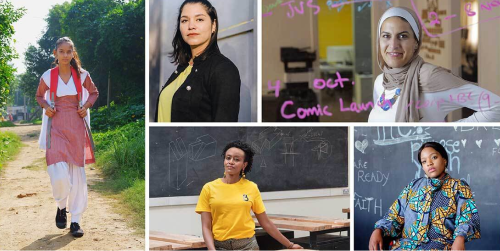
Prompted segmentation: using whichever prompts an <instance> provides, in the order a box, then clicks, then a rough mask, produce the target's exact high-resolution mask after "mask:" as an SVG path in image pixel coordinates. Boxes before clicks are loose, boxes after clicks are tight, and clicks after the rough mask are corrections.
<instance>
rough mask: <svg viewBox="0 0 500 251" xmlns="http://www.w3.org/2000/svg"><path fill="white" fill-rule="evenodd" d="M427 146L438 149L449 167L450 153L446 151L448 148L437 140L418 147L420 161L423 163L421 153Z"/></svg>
mask: <svg viewBox="0 0 500 251" xmlns="http://www.w3.org/2000/svg"><path fill="white" fill-rule="evenodd" d="M426 147H432V148H433V149H434V150H436V151H437V152H438V153H439V154H441V157H443V158H444V159H445V160H446V166H445V167H448V153H447V152H446V149H444V146H443V145H441V144H439V143H437V142H426V143H424V144H422V146H421V147H420V149H418V163H420V165H422V161H421V160H420V153H422V151H423V150H424V148H426Z"/></svg>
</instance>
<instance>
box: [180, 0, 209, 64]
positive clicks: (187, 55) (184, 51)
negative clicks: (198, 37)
mask: <svg viewBox="0 0 500 251" xmlns="http://www.w3.org/2000/svg"><path fill="white" fill-rule="evenodd" d="M195 3H199V4H201V5H203V6H204V7H205V10H206V11H207V14H208V16H210V20H211V21H212V25H213V23H214V22H215V32H214V33H212V36H211V37H210V42H209V44H208V46H207V48H206V49H205V51H204V52H203V53H202V54H201V55H200V58H201V59H203V60H205V59H206V57H207V53H205V52H209V51H212V50H215V51H217V52H219V45H217V33H219V19H218V18H217V10H215V7H213V6H212V4H211V3H210V2H209V1H208V0H186V1H184V3H182V5H181V7H180V8H179V16H178V17H177V29H176V31H175V35H174V40H173V41H172V46H173V47H174V51H173V52H171V53H170V58H172V63H174V64H181V65H182V64H187V63H188V62H189V60H191V58H192V55H191V47H190V46H189V44H187V43H186V42H185V41H184V39H183V38H182V34H181V30H180V22H181V15H182V9H183V8H184V6H185V5H186V4H195Z"/></svg>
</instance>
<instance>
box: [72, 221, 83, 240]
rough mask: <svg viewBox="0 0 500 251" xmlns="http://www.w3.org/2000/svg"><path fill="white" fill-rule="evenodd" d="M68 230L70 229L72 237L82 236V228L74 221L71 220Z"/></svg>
mask: <svg viewBox="0 0 500 251" xmlns="http://www.w3.org/2000/svg"><path fill="white" fill-rule="evenodd" d="M69 230H70V231H71V234H72V235H73V236H74V237H82V236H83V230H82V229H81V228H80V225H79V224H78V223H76V222H71V225H70V226H69Z"/></svg>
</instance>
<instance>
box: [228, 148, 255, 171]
mask: <svg viewBox="0 0 500 251" xmlns="http://www.w3.org/2000/svg"><path fill="white" fill-rule="evenodd" d="M233 147H234V148H238V149H240V150H242V151H243V152H244V153H245V162H247V163H248V164H247V167H246V168H245V171H244V172H245V174H247V173H249V172H250V171H251V170H252V164H253V156H254V155H255V151H254V150H253V149H252V147H251V146H250V145H249V144H247V143H245V142H242V141H239V140H238V141H233V142H231V143H229V144H227V145H226V147H224V150H222V154H221V156H222V158H225V157H226V152H227V150H229V148H233Z"/></svg>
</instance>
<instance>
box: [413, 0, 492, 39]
mask: <svg viewBox="0 0 500 251" xmlns="http://www.w3.org/2000/svg"><path fill="white" fill-rule="evenodd" d="M411 5H412V7H413V10H414V11H415V13H417V16H418V19H419V21H420V23H421V24H422V29H423V30H424V32H425V34H427V36H429V37H441V36H444V35H448V34H451V33H453V32H456V31H460V30H463V29H465V28H467V27H468V26H472V25H476V24H479V23H482V22H487V21H491V20H494V19H499V18H500V16H496V17H492V18H487V19H483V20H479V22H477V23H475V24H470V25H468V26H463V27H459V28H456V29H453V30H451V31H447V32H443V33H440V34H432V33H431V32H429V30H428V29H427V27H426V26H425V22H424V20H423V18H422V16H420V14H418V13H419V11H418V8H417V5H416V4H415V0H411ZM498 6H500V0H493V1H489V2H487V3H485V4H481V10H487V11H491V10H492V8H493V7H498ZM464 11H465V13H466V14H467V16H470V17H471V16H475V15H476V14H477V13H476V12H475V11H473V10H472V4H471V3H466V4H465V6H464ZM455 17H457V15H456V14H452V15H449V16H446V17H444V18H443V19H444V20H450V19H452V18H455ZM429 19H430V20H431V22H430V25H431V26H436V24H441V22H442V20H441V19H440V18H439V15H438V14H437V13H436V12H429Z"/></svg>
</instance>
